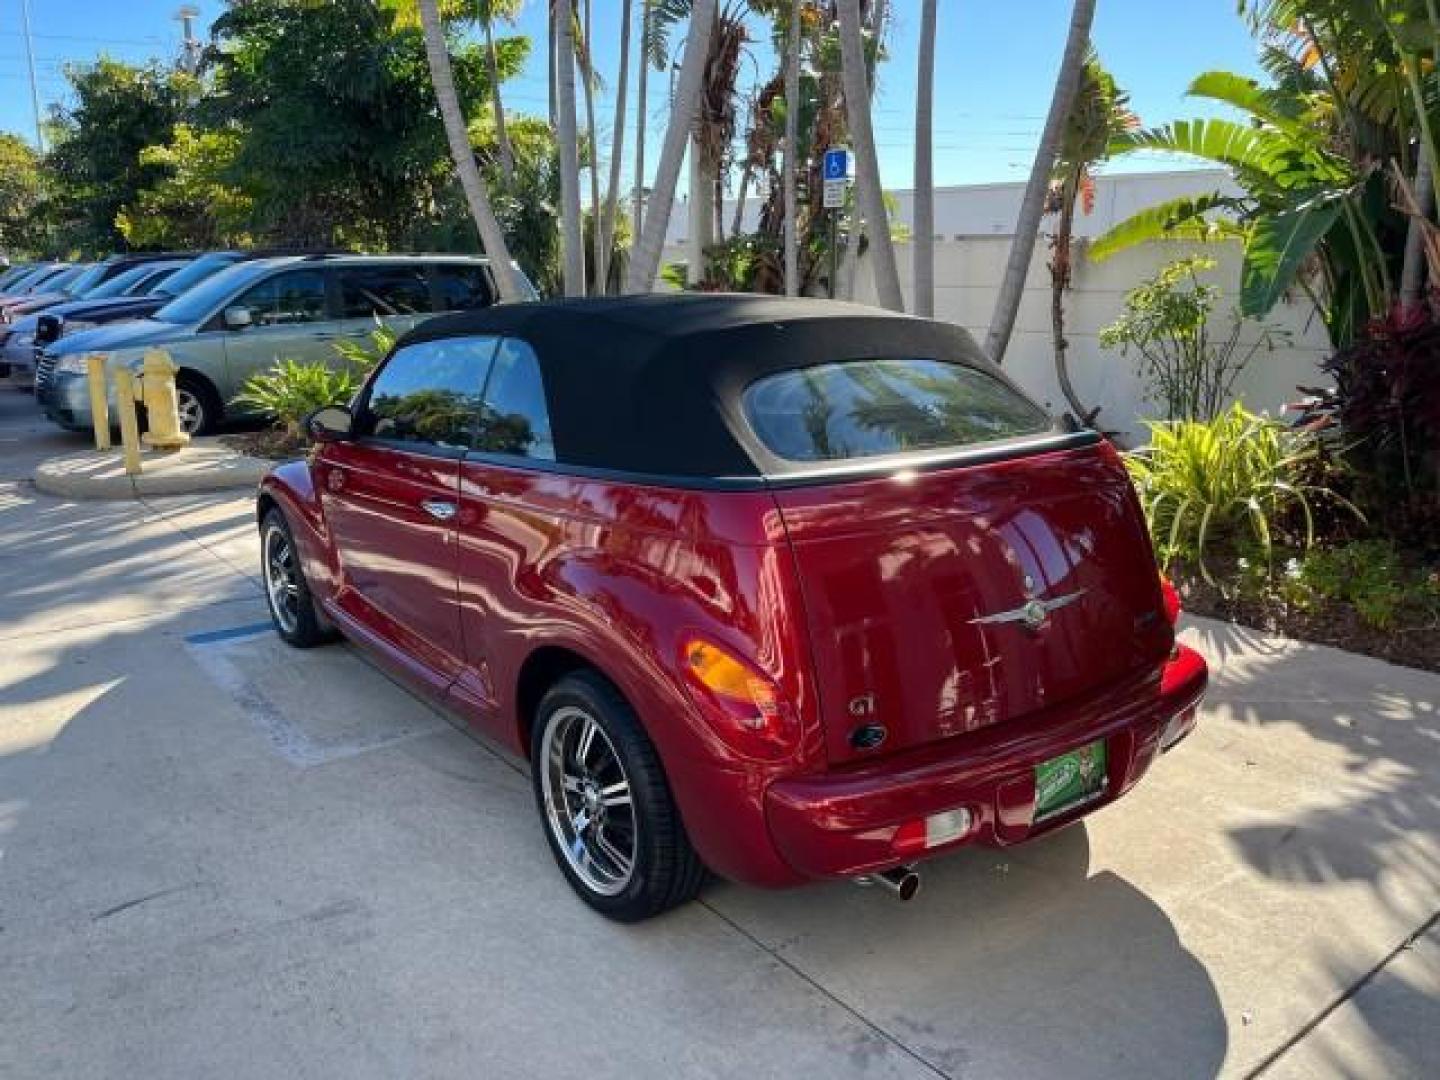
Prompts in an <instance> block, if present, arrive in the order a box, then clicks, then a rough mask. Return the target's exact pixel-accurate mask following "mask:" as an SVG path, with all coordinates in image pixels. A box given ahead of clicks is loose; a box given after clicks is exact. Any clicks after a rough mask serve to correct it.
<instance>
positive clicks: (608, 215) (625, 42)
mask: <svg viewBox="0 0 1440 1080" xmlns="http://www.w3.org/2000/svg"><path fill="white" fill-rule="evenodd" d="M630 16H631V12H630V0H624V3H623V4H622V5H621V7H620V20H621V22H620V81H619V85H618V86H617V87H616V89H615V133H614V141H613V142H612V144H611V146H610V184H609V186H608V187H607V188H606V189H605V217H604V218H603V219H602V221H601V227H600V258H599V260H598V261H597V264H596V265H597V266H598V267H599V269H598V271H597V276H598V277H599V279H600V288H599V291H600V292H602V293H607V292H609V291H610V249H611V248H612V247H614V245H615V239H614V238H615V217H616V215H617V214H618V213H619V204H620V159H621V158H622V157H624V156H625V92H626V91H627V90H628V89H629V87H630V23H631V17H630Z"/></svg>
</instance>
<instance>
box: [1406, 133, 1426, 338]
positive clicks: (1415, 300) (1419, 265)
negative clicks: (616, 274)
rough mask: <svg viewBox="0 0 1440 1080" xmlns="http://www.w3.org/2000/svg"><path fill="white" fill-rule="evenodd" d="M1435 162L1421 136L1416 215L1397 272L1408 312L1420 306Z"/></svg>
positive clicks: (1416, 178)
mask: <svg viewBox="0 0 1440 1080" xmlns="http://www.w3.org/2000/svg"><path fill="white" fill-rule="evenodd" d="M1434 181H1435V163H1434V161H1433V160H1432V159H1431V157H1430V146H1429V144H1428V143H1426V142H1425V141H1424V140H1423V139H1422V140H1421V142H1420V161H1419V164H1418V165H1417V166H1416V169H1415V201H1416V202H1417V203H1419V210H1420V213H1421V214H1422V215H1423V216H1424V220H1421V218H1419V217H1411V218H1410V230H1409V232H1408V233H1406V235H1405V265H1404V269H1403V270H1402V271H1401V275H1400V310H1401V311H1403V312H1405V313H1406V314H1409V313H1410V312H1412V311H1414V310H1415V309H1416V308H1417V307H1419V306H1420V299H1421V296H1422V295H1423V291H1424V288H1423V286H1424V281H1425V222H1426V221H1429V220H1430V218H1431V217H1432V216H1434V213H1435V182H1434Z"/></svg>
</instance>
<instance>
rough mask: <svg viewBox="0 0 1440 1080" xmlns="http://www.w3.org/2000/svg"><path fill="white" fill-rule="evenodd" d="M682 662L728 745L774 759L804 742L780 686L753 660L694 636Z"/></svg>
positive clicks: (714, 725) (687, 643)
mask: <svg viewBox="0 0 1440 1080" xmlns="http://www.w3.org/2000/svg"><path fill="white" fill-rule="evenodd" d="M681 660H682V664H683V666H684V669H685V674H686V675H687V676H688V677H689V680H690V684H691V686H692V687H693V688H694V690H695V691H696V692H695V694H694V695H693V696H694V697H695V698H696V700H697V702H698V703H699V704H700V706H701V707H702V708H703V709H704V712H705V714H706V717H707V719H709V720H710V723H711V726H712V727H713V728H714V729H715V732H716V734H718V735H719V736H720V737H721V738H722V739H723V740H724V741H725V743H726V744H727V745H728V746H730V747H731V748H732V749H734V750H736V751H738V752H739V753H741V754H744V755H745V756H747V757H752V758H759V759H762V760H767V761H773V760H775V759H777V758H782V757H785V756H786V755H788V754H789V753H791V752H792V751H793V750H794V749H795V747H796V746H797V745H798V744H799V741H800V725H799V722H798V719H797V717H796V715H795V710H794V709H793V708H792V707H791V706H790V704H789V703H788V702H786V701H785V700H783V698H782V697H781V695H780V690H779V688H778V687H777V686H776V685H775V684H774V683H773V682H772V681H771V680H770V679H768V678H767V677H765V676H764V675H762V674H760V672H758V671H756V670H755V668H753V667H752V666H751V665H750V664H747V663H746V662H745V661H743V660H741V659H739V658H738V657H736V656H734V655H733V654H731V653H729V652H727V651H726V650H725V649H722V648H721V647H720V646H719V645H716V644H714V643H713V642H709V641H704V640H701V639H700V638H691V639H690V640H689V641H687V642H686V643H685V647H684V650H683V653H682V657H681Z"/></svg>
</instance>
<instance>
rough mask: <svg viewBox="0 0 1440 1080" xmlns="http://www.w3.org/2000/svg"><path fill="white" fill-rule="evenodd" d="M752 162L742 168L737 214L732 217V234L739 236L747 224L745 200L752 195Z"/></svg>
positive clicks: (736, 204) (737, 197)
mask: <svg viewBox="0 0 1440 1080" xmlns="http://www.w3.org/2000/svg"><path fill="white" fill-rule="evenodd" d="M750 171H751V167H750V164H749V163H748V162H747V163H746V164H745V167H744V168H743V169H741V170H740V190H739V192H738V193H737V194H736V196H735V214H734V216H733V217H732V218H731V219H730V235H731V236H739V235H740V230H741V229H742V228H744V226H745V200H746V199H747V198H748V197H749V195H750Z"/></svg>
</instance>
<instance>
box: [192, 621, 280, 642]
mask: <svg viewBox="0 0 1440 1080" xmlns="http://www.w3.org/2000/svg"><path fill="white" fill-rule="evenodd" d="M269 629H270V623H268V622H257V623H246V624H245V625H244V626H229V627H226V628H225V629H223V630H206V631H205V632H203V633H200V634H191V635H189V636H188V637H187V638H186V639H185V644H186V645H213V644H215V643H216V642H219V641H235V640H237V639H238V638H247V637H256V636H258V635H260V634H263V633H265V632H266V631H267V630H269Z"/></svg>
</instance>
